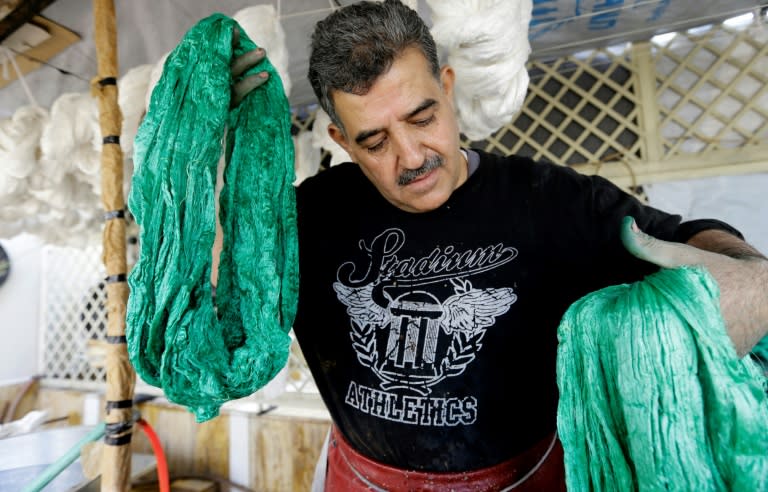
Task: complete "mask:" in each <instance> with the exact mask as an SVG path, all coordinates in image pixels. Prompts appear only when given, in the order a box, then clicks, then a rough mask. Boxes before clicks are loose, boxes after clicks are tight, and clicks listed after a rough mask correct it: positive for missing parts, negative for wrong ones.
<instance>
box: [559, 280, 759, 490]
mask: <svg viewBox="0 0 768 492" xmlns="http://www.w3.org/2000/svg"><path fill="white" fill-rule="evenodd" d="M719 298H720V294H719V291H718V288H717V284H716V283H715V281H714V280H713V279H712V277H711V276H710V275H709V274H708V273H706V272H705V271H704V270H700V269H697V268H680V269H676V270H662V271H660V272H658V273H657V274H655V275H651V276H649V277H647V278H646V279H645V280H644V281H642V282H637V283H635V284H631V285H620V286H614V287H608V288H606V289H603V290H600V291H598V292H595V293H593V294H590V295H588V296H586V297H584V298H583V299H581V300H579V301H577V302H576V303H575V304H574V305H573V306H571V308H570V309H569V310H568V312H567V313H566V314H565V316H564V318H563V321H562V323H561V325H560V328H559V331H558V337H559V340H560V345H559V348H558V356H557V380H558V385H559V387H560V404H559V408H558V433H559V435H560V439H561V441H562V443H563V449H564V450H565V466H566V478H567V485H568V490H569V491H571V490H572V491H590V490H595V491H608V490H615V491H625V490H648V491H655V490H659V491H661V490H695V491H697V492H703V491H728V490H768V453H766V450H768V395H767V394H766V380H765V378H764V377H763V376H762V375H761V373H760V371H759V369H758V367H757V365H756V364H755V363H754V362H753V361H751V360H750V359H749V358H748V357H745V358H743V359H739V358H738V356H737V355H736V351H735V349H734V348H733V344H732V343H731V341H730V339H729V338H728V336H727V335H726V332H725V326H724V322H723V319H722V316H721V314H720V300H719Z"/></svg>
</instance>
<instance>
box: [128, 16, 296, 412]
mask: <svg viewBox="0 0 768 492" xmlns="http://www.w3.org/2000/svg"><path fill="white" fill-rule="evenodd" d="M236 25H237V23H236V22H235V21H234V20H232V19H230V18H228V17H226V16H224V15H221V14H215V15H212V16H210V17H208V18H206V19H203V20H202V21H200V22H199V23H198V24H196V25H195V26H194V27H192V29H190V30H189V32H188V33H187V34H186V35H185V37H184V38H183V39H182V41H181V42H180V44H179V45H178V46H177V47H176V48H175V49H174V50H173V51H172V52H171V54H170V55H169V56H168V59H167V60H166V62H165V66H164V69H163V75H162V77H161V78H160V80H159V81H158V83H157V85H156V87H155V89H154V91H153V93H152V97H151V102H150V106H149V110H148V112H147V115H146V117H145V118H144V121H143V122H142V124H141V127H140V128H139V132H138V134H137V136H136V141H135V149H136V150H135V166H136V167H135V172H134V175H133V179H132V188H131V193H130V196H129V201H128V204H129V207H130V210H131V212H132V213H133V215H134V216H135V218H136V221H137V223H138V224H139V226H140V230H141V236H140V241H141V242H140V244H141V253H140V258H139V261H138V262H137V263H136V265H135V267H134V268H133V270H132V271H131V274H130V276H129V279H128V280H129V284H130V296H129V299H128V312H127V318H126V321H127V327H126V334H127V337H128V353H129V356H130V359H131V362H132V363H133V365H134V367H135V368H136V371H137V372H138V374H139V375H140V376H141V378H142V379H143V380H144V381H146V382H147V383H149V384H152V385H154V386H158V387H161V388H162V389H163V390H164V392H165V395H166V396H167V397H168V399H170V400H171V401H174V402H177V403H180V404H183V405H185V406H187V407H189V409H190V410H191V411H192V412H194V413H195V416H196V418H197V420H198V421H199V422H202V421H205V420H208V419H210V418H213V417H215V416H216V415H218V412H219V407H220V406H221V404H223V403H224V402H226V401H228V400H232V399H235V398H242V397H244V396H247V395H250V394H252V393H253V392H255V391H256V390H258V389H259V388H261V387H262V386H264V385H265V384H266V383H267V382H269V381H270V380H271V379H272V378H273V377H274V376H275V375H276V374H277V372H278V371H279V370H280V369H281V368H282V367H284V365H285V363H286V361H287V358H288V350H289V346H290V337H289V335H288V332H289V331H290V329H291V326H292V323H293V319H294V315H295V312H296V301H297V295H298V245H297V235H296V205H295V194H294V190H293V186H292V183H293V180H294V171H293V162H294V159H293V142H292V141H291V134H290V128H291V121H290V110H289V106H288V101H287V99H286V97H285V93H284V91H283V88H282V82H281V81H280V77H279V75H278V73H277V71H276V70H275V69H274V67H272V65H271V64H270V63H269V62H268V61H267V60H265V61H263V62H262V63H260V64H259V66H257V67H254V68H253V69H251V70H250V71H249V73H256V72H259V71H262V70H266V71H267V72H269V79H268V81H267V82H266V83H265V84H264V85H263V86H262V87H260V88H259V89H258V90H255V91H253V92H252V93H251V94H249V95H248V96H247V97H246V98H245V99H244V100H243V101H242V102H241V103H240V105H239V106H238V107H237V108H235V109H232V110H230V109H229V105H230V88H231V85H232V78H231V75H230V63H231V61H232V60H233V59H234V58H235V57H237V56H239V55H241V54H243V53H245V52H247V51H250V50H252V49H255V48H256V45H255V44H254V43H253V42H252V41H251V40H250V39H248V37H247V36H246V34H245V31H244V30H243V29H242V28H240V33H241V34H240V43H239V45H238V46H237V47H236V48H235V49H233V47H232V30H233V27H234V26H236ZM225 129H227V133H226V135H227V137H226V162H227V164H226V169H225V171H224V186H223V188H222V190H221V195H220V198H219V207H220V220H221V225H222V229H223V234H224V244H223V250H222V253H221V257H220V265H219V275H218V285H217V295H216V299H215V305H214V300H213V299H212V296H211V285H210V280H209V279H210V275H211V250H212V247H213V242H214V238H215V234H216V231H215V227H216V221H215V213H216V212H215V203H214V202H215V192H214V188H215V186H216V170H217V163H218V161H219V157H220V156H221V147H222V140H223V137H224V134H225Z"/></svg>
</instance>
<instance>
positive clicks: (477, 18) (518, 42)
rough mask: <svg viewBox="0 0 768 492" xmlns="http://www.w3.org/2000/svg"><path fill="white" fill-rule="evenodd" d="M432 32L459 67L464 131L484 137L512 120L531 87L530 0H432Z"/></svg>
mask: <svg viewBox="0 0 768 492" xmlns="http://www.w3.org/2000/svg"><path fill="white" fill-rule="evenodd" d="M427 4H428V5H429V6H430V8H431V9H432V22H433V26H432V35H433V36H434V38H435V42H436V43H437V44H438V45H440V46H441V47H443V48H445V49H446V50H447V52H448V59H447V63H448V64H449V65H451V66H452V67H453V68H454V69H455V73H456V84H455V90H454V94H455V98H454V100H455V104H456V112H457V114H458V118H459V127H460V129H461V131H462V132H463V133H464V134H465V135H466V136H467V137H469V138H470V139H471V140H482V139H484V138H486V137H488V136H489V135H491V134H492V133H493V132H495V131H496V130H498V129H499V128H501V127H502V126H503V125H505V124H507V123H509V122H510V121H511V120H512V118H513V116H514V115H515V114H516V113H517V112H518V111H519V110H520V108H521V107H522V104H523V102H524V101H525V94H526V90H527V89H528V71H527V70H526V67H525V64H526V61H527V60H528V55H529V53H530V51H531V47H530V43H529V42H528V24H529V23H530V21H531V9H532V4H531V0H427Z"/></svg>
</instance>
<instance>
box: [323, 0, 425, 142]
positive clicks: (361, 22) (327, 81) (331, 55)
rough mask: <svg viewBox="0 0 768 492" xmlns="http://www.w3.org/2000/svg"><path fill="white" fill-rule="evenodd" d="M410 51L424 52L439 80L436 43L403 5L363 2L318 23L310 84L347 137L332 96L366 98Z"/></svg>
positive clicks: (390, 1) (396, 0)
mask: <svg viewBox="0 0 768 492" xmlns="http://www.w3.org/2000/svg"><path fill="white" fill-rule="evenodd" d="M410 47H415V48H418V49H419V50H421V52H422V53H423V54H424V57H425V58H426V59H427V62H428V63H429V65H430V68H431V70H432V74H433V75H434V76H435V78H436V79H438V80H439V78H440V65H439V63H438V60H437V48H436V47H435V40H434V39H432V35H431V34H430V33H429V29H428V28H427V26H426V24H424V21H423V20H422V19H421V18H420V17H419V15H418V14H417V13H416V12H414V11H413V10H411V9H410V8H408V7H407V6H405V5H403V4H402V3H400V1H399V0H386V1H385V2H383V3H378V2H359V3H356V4H353V5H349V6H346V7H344V8H341V9H339V10H336V11H335V12H333V13H331V15H329V16H328V17H326V18H325V19H323V20H321V21H320V22H318V23H317V25H316V26H315V32H314V33H313V34H312V44H311V54H310V56H309V83H310V84H312V89H313V90H314V91H315V96H317V99H318V101H320V106H321V107H322V108H323V109H324V110H325V112H326V113H328V116H329V117H330V118H331V121H332V122H333V123H334V124H335V125H336V126H338V127H339V128H340V129H341V131H342V132H343V131H344V127H343V126H342V124H341V121H340V120H339V116H338V114H337V113H336V108H335V107H334V105H333V98H332V97H331V94H332V92H333V91H334V90H340V91H343V92H347V93H351V94H357V95H364V94H366V93H367V92H368V91H369V90H370V88H371V86H372V85H373V84H374V82H376V79H377V78H378V77H379V76H380V75H382V74H383V73H385V72H386V71H387V70H389V68H390V66H391V65H392V62H394V61H395V59H396V58H397V57H398V56H400V54H401V53H402V52H403V51H404V50H405V49H406V48H410Z"/></svg>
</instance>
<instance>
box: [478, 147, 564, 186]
mask: <svg viewBox="0 0 768 492" xmlns="http://www.w3.org/2000/svg"><path fill="white" fill-rule="evenodd" d="M472 150H474V151H475V152H477V153H478V154H479V155H480V163H481V166H483V167H484V168H485V169H486V170H487V172H488V173H489V174H490V175H492V176H494V178H495V179H496V178H502V179H503V177H508V178H509V179H512V180H513V181H515V182H518V183H521V182H524V183H527V184H528V185H532V186H536V185H541V184H546V183H547V182H551V181H553V180H558V179H568V178H573V177H575V176H577V175H578V173H576V172H575V171H573V170H572V169H570V168H569V167H567V166H559V165H557V164H553V163H551V162H547V161H537V160H534V159H532V158H530V157H525V156H521V155H514V154H512V155H498V154H492V153H489V152H485V151H483V150H479V149H472Z"/></svg>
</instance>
